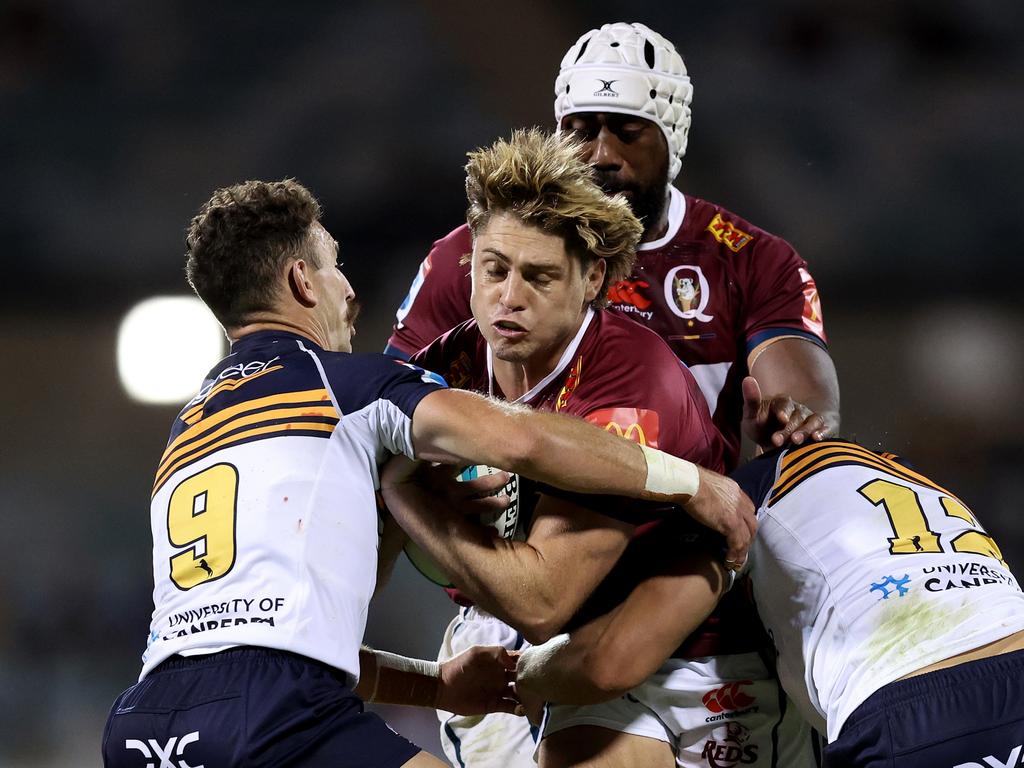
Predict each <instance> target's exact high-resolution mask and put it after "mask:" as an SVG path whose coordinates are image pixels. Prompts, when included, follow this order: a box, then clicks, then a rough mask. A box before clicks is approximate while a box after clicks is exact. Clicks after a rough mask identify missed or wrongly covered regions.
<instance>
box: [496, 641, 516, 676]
mask: <svg viewBox="0 0 1024 768" xmlns="http://www.w3.org/2000/svg"><path fill="white" fill-rule="evenodd" d="M498 661H500V662H501V664H502V666H503V667H505V669H506V670H507V671H509V672H515V671H516V664H517V663H518V662H519V654H518V653H517V654H516V655H515V656H513V655H512V654H511V653H509V652H508V651H507V650H506V649H504V648H501V647H500V646H499V649H498Z"/></svg>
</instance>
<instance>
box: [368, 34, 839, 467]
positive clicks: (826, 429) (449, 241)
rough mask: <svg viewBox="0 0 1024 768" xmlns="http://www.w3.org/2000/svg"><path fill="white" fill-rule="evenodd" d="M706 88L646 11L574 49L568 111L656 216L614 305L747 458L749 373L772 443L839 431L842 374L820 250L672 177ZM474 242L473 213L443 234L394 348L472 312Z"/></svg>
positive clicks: (568, 126) (612, 189)
mask: <svg viewBox="0 0 1024 768" xmlns="http://www.w3.org/2000/svg"><path fill="white" fill-rule="evenodd" d="M606 84H610V85H608V87H606ZM692 93H693V88H692V85H691V83H690V79H689V77H688V76H687V73H686V68H685V66H684V64H683V61H682V59H681V58H680V57H679V54H677V53H676V51H675V48H674V47H673V46H672V44H671V43H670V42H669V41H667V40H665V39H664V38H663V37H661V36H660V35H658V34H657V33H655V32H653V31H651V30H650V29H648V28H647V27H645V26H643V25H642V24H621V23H620V24H610V25H605V26H604V27H602V28H601V29H600V30H591V31H590V32H587V33H586V34H585V35H583V36H582V37H581V38H580V39H579V40H578V41H577V42H576V44H575V45H573V47H572V48H570V49H569V51H568V53H566V55H565V58H564V59H563V60H562V66H561V70H560V72H559V74H558V78H557V81H556V83H555V96H556V98H555V119H556V120H557V121H558V125H559V128H560V129H561V130H562V131H571V132H573V133H575V134H576V135H577V136H579V137H580V138H582V139H583V140H584V141H585V142H586V144H585V146H586V148H585V156H586V158H587V161H588V162H589V163H590V164H591V165H592V166H593V167H594V169H595V170H596V172H597V180H598V183H599V184H601V186H602V187H603V188H604V189H605V191H607V192H609V193H611V194H615V193H622V195H623V196H625V198H626V199H627V200H628V201H629V203H630V205H631V206H632V208H633V211H634V213H636V215H637V216H638V217H639V218H640V219H641V221H642V222H643V224H644V233H643V237H642V239H641V243H640V246H639V247H638V249H637V259H636V263H635V265H634V268H633V271H632V273H631V274H630V275H628V276H627V277H626V278H625V279H623V280H622V281H620V282H616V283H613V284H612V285H611V286H609V288H610V290H609V293H608V298H609V299H610V300H611V308H612V309H613V310H614V311H615V312H618V313H621V314H624V315H626V316H628V317H630V318H632V319H633V320H636V321H637V322H639V323H642V324H643V325H646V326H647V327H649V328H650V329H651V330H653V331H655V332H656V333H657V334H658V335H659V336H661V337H662V338H663V339H665V340H666V341H667V342H668V344H669V346H671V347H672V350H673V351H674V352H675V353H676V355H677V356H678V357H679V359H680V360H682V361H683V362H684V363H686V364H687V365H688V366H689V367H690V370H691V372H692V373H693V375H694V377H695V378H696V379H697V381H698V383H699V384H700V387H701V391H702V392H703V393H704V396H705V398H706V399H707V401H708V405H709V407H710V409H711V412H712V414H713V418H714V422H715V425H716V426H717V427H718V428H719V430H720V431H721V432H722V434H723V436H724V437H725V441H726V452H725V463H726V467H727V469H733V468H735V466H736V464H737V461H738V458H739V453H740V433H741V426H740V424H741V418H740V414H741V412H742V406H743V396H742V391H741V386H740V385H741V382H742V380H743V378H744V377H745V376H746V375H748V373H749V374H750V375H752V376H754V377H755V378H756V379H757V381H758V383H759V384H760V387H761V391H762V392H763V393H764V399H763V401H762V402H761V403H760V406H759V408H760V413H759V418H758V419H757V420H755V422H754V425H755V426H757V427H758V429H757V430H756V432H754V433H752V434H751V435H749V437H752V438H754V439H755V440H756V441H757V442H758V443H761V444H765V445H772V444H774V445H782V444H783V443H784V442H785V441H786V440H792V442H794V443H797V444H799V443H802V442H803V441H804V440H807V439H820V438H823V437H827V436H829V435H835V434H837V432H838V428H839V385H838V382H837V379H836V372H835V367H834V365H833V364H832V360H831V358H830V357H829V355H828V352H827V351H826V347H825V330H824V324H823V320H822V314H821V304H820V301H819V298H818V292H817V288H816V286H815V283H814V280H813V278H812V277H811V274H810V273H809V272H808V269H807V264H806V262H805V261H804V260H803V259H802V258H800V256H799V255H798V254H797V253H796V251H795V250H794V249H793V248H792V247H791V246H790V245H789V243H787V242H786V241H784V240H782V239H781V238H779V237H776V236H774V235H772V234H770V233H768V232H766V231H764V230H762V229H760V228H758V227H756V226H754V225H753V224H751V223H749V222H748V221H746V220H745V219H742V218H740V217H739V216H736V215H735V214H733V213H731V212H730V211H728V210H726V209H724V208H722V207H721V206H718V205H715V204H713V203H710V202H707V201H705V200H701V199H699V198H697V197H693V196H692V195H684V194H683V193H681V192H680V191H679V190H678V189H676V188H675V187H674V186H672V182H673V180H674V179H675V178H676V176H677V174H678V173H679V169H680V166H681V158H682V157H683V154H684V153H685V151H686V143H687V134H688V131H689V127H690V100H691V97H692ZM471 249H472V238H471V235H470V232H469V229H468V228H467V227H466V226H465V225H463V226H461V227H459V228H458V229H455V230H454V231H452V232H451V233H450V234H448V235H447V236H446V237H444V238H442V239H440V240H438V241H437V242H436V243H434V247H433V248H432V250H431V251H430V253H429V254H428V255H427V258H426V259H425V260H424V262H423V264H422V265H421V266H420V269H419V273H418V274H417V276H416V278H415V279H414V280H413V283H412V287H411V289H410V292H409V295H408V296H407V297H406V299H405V301H404V302H403V304H402V306H401V307H400V308H399V310H398V313H397V317H396V324H395V328H394V333H393V334H392V336H391V339H390V340H389V343H388V348H387V351H388V352H389V353H391V354H395V355H399V356H402V357H408V356H409V355H411V354H413V353H415V352H416V351H417V350H419V349H421V348H422V347H424V346H426V345H427V344H429V343H430V342H431V341H433V340H434V339H435V338H436V337H437V336H439V335H441V334H442V333H444V332H445V331H447V330H448V329H450V328H452V327H454V326H455V325H457V324H458V323H460V322H462V321H464V320H466V319H467V318H469V317H470V316H471V310H470V303H469V297H470V280H469V272H468V269H467V268H466V267H465V266H464V265H461V264H460V260H461V258H462V257H463V256H464V255H465V254H467V253H469V252H470V250H471Z"/></svg>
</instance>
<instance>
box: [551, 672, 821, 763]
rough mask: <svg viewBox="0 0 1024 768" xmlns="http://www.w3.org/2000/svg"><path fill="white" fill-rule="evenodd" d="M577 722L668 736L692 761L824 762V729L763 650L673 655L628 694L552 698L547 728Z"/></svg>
mask: <svg viewBox="0 0 1024 768" xmlns="http://www.w3.org/2000/svg"><path fill="white" fill-rule="evenodd" d="M577 725H594V726H599V727H601V728H608V729H610V730H613V731H619V732H621V733H631V734H635V735H637V736H647V737H650V738H654V739H658V740H659V741H664V742H667V743H668V744H669V745H671V747H672V749H673V751H674V752H675V755H676V765H678V766H686V767H687V768H698V766H699V767H701V768H726V766H730V767H731V766H741V765H742V766H753V767H754V768H771V767H772V766H777V767H778V768H811V767H813V766H817V765H820V743H819V741H818V738H817V736H816V734H815V733H814V731H813V730H812V729H811V727H810V726H809V725H808V724H807V723H806V721H804V719H803V718H802V717H801V716H800V715H799V713H797V711H796V708H795V707H794V706H793V704H792V703H791V702H790V701H789V699H788V698H787V697H786V694H785V693H784V692H783V690H782V688H781V686H780V685H779V681H778V680H777V679H776V678H775V676H774V675H773V674H772V673H771V672H770V671H769V669H768V667H767V666H766V665H765V663H764V661H763V660H762V659H761V657H760V655H759V654H757V653H741V654H734V655H731V656H715V657H708V658H702V659H694V660H684V659H669V660H668V661H667V662H666V663H665V664H664V665H662V667H661V669H659V670H658V671H657V672H655V673H654V674H653V675H652V676H651V677H650V678H649V679H648V680H647V681H646V682H645V683H643V684H642V685H640V686H638V687H636V688H634V689H633V690H632V691H630V692H629V693H627V694H626V695H625V696H622V697H621V698H618V699H613V700H612V701H608V702H605V703H604V704H590V705H586V706H571V705H565V704H556V705H549V706H548V708H547V713H546V715H545V718H544V723H543V725H542V729H543V735H544V736H550V735H551V734H552V733H555V732H557V731H563V730H565V729H567V728H572V727H573V726H577Z"/></svg>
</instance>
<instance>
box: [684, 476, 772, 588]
mask: <svg viewBox="0 0 1024 768" xmlns="http://www.w3.org/2000/svg"><path fill="white" fill-rule="evenodd" d="M697 472H698V474H699V475H700V486H699V487H698V489H697V493H695V494H694V495H693V496H691V497H690V500H689V501H688V502H686V504H684V505H683V507H684V509H686V511H687V512H688V513H689V514H690V516H691V517H693V518H694V519H695V520H696V521H697V522H699V523H701V524H703V525H706V526H707V527H708V528H710V529H711V530H713V531H717V532H718V533H720V534H722V535H723V536H725V545H726V551H725V565H726V567H727V568H729V569H730V570H739V569H740V568H742V567H743V563H744V562H746V560H747V550H748V549H750V542H751V540H753V538H754V533H755V532H756V531H757V518H756V516H755V514H754V505H753V503H751V501H750V499H749V498H748V497H747V494H745V493H744V492H743V491H742V490H741V489H740V487H739V485H737V483H736V481H735V480H733V479H732V478H729V477H725V476H724V475H720V474H718V473H717V472H712V471H710V470H707V469H704V468H703V467H697Z"/></svg>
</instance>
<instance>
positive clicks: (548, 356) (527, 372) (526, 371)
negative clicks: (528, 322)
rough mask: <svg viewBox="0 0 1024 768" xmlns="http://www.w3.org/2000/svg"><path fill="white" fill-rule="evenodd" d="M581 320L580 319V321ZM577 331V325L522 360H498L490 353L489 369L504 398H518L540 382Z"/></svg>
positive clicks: (551, 369)
mask: <svg viewBox="0 0 1024 768" xmlns="http://www.w3.org/2000/svg"><path fill="white" fill-rule="evenodd" d="M582 322H583V321H582V319H581V320H580V323H581V324H582ZM578 331H579V327H577V328H576V329H574V330H573V332H572V333H569V334H566V336H565V338H564V339H562V340H561V341H560V342H559V343H558V344H554V345H552V346H551V347H548V348H547V349H545V350H538V351H537V352H536V353H534V354H533V355H531V356H530V358H529V359H527V360H525V361H523V362H514V361H511V360H500V359H499V358H498V357H497V356H496V355H492V358H491V370H492V372H493V374H494V380H495V381H496V382H497V383H498V386H499V387H500V388H501V391H502V394H504V395H505V399H506V400H518V399H519V398H521V397H522V396H523V395H525V394H526V393H527V392H530V391H531V390H532V389H533V388H534V387H536V386H537V385H538V384H540V383H541V382H542V381H543V380H544V378H545V377H546V376H548V374H550V373H551V372H552V371H553V370H555V368H556V367H557V366H558V362H559V360H561V358H562V355H563V354H564V353H565V350H566V348H568V346H569V345H570V344H571V343H572V340H573V339H574V338H575V337H576V333H577V332H578Z"/></svg>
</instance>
